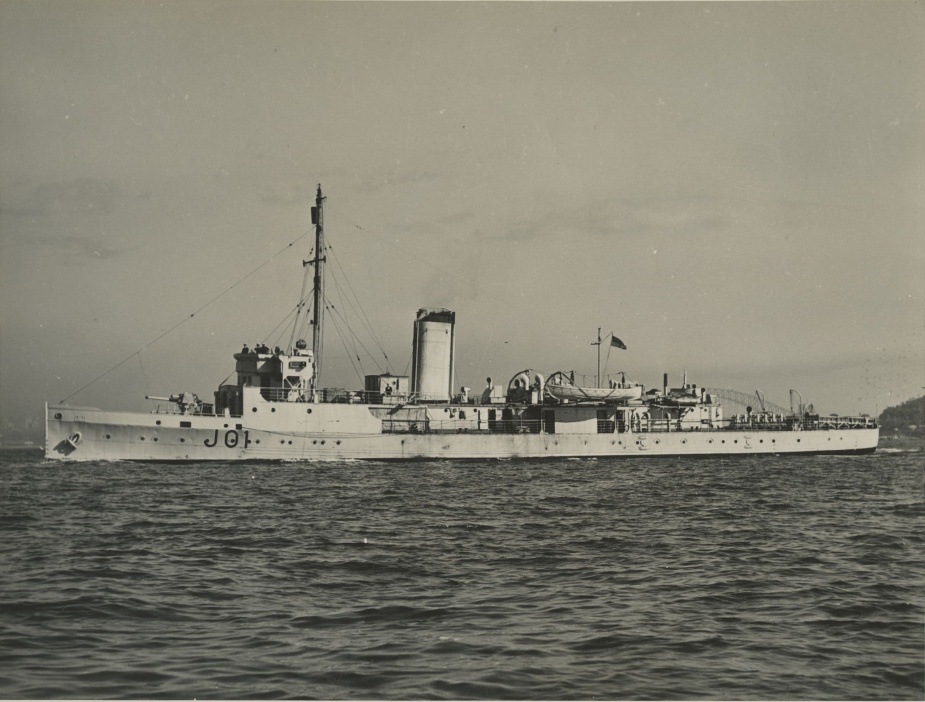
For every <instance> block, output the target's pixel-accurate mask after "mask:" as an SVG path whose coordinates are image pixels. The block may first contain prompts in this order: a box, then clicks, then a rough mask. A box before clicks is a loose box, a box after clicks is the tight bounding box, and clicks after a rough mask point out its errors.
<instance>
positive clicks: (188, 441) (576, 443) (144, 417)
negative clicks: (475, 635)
mask: <svg viewBox="0 0 925 702" xmlns="http://www.w3.org/2000/svg"><path fill="white" fill-rule="evenodd" d="M314 407H315V408H316V414H320V415H321V416H316V417H312V418H308V419H302V420H300V421H299V420H296V418H295V417H294V416H293V417H288V418H287V417H284V416H282V417H275V416H273V417H270V416H266V414H267V413H266V412H264V413H263V414H262V415H257V416H255V417H254V418H253V419H251V418H243V417H213V416H185V415H175V414H148V413H140V412H109V411H102V410H96V409H80V408H70V407H49V408H48V410H47V413H46V444H45V455H46V458H48V459H52V460H66V461H101V460H102V461H107V460H110V461H117V460H128V461H165V462H167V461H169V462H175V461H196V462H200V461H224V462H228V461H246V460H260V461H337V460H442V459H451V460H462V459H483V460H484V459H512V458H530V459H538V458H603V457H615V458H643V457H655V456H748V455H762V454H766V455H780V454H793V455H799V454H861V453H871V452H873V451H875V450H876V448H877V443H878V439H879V430H878V429H877V428H876V427H871V428H844V429H833V430H830V431H826V430H813V431H798V430H760V429H755V430H749V429H704V430H692V431H668V432H661V431H660V432H616V431H614V432H610V433H571V434H556V433H545V432H539V433H488V432H457V433H450V432H435V433H382V432H381V430H378V431H377V430H376V427H378V426H381V422H378V421H377V420H375V419H373V418H372V416H371V415H370V413H369V411H368V408H366V407H364V406H346V405H343V406H337V405H331V406H325V405H315V406H314ZM300 409H301V408H300ZM325 410H327V411H325ZM302 411H303V412H304V411H305V410H302ZM248 419H250V421H248ZM367 420H372V421H367Z"/></svg>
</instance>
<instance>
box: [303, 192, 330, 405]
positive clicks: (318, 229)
mask: <svg viewBox="0 0 925 702" xmlns="http://www.w3.org/2000/svg"><path fill="white" fill-rule="evenodd" d="M324 200H325V197H324V195H322V194H321V184H320V183H319V184H318V193H317V194H316V196H315V206H314V207H312V224H314V225H315V258H313V259H312V260H310V261H306V262H305V263H306V265H313V266H315V279H314V283H313V285H312V300H313V304H312V360H313V362H314V365H315V372H314V375H313V378H312V386H313V388H314V389H315V391H317V389H318V386H319V385H320V380H321V352H322V346H323V344H324V270H323V265H322V264H323V263H324V262H325V261H326V260H327V258H326V257H325V255H324V253H325V250H324ZM312 394H314V393H312Z"/></svg>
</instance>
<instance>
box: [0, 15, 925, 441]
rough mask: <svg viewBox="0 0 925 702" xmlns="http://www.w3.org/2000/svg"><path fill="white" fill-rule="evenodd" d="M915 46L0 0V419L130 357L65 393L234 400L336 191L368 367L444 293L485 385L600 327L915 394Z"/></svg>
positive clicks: (823, 26)
mask: <svg viewBox="0 0 925 702" xmlns="http://www.w3.org/2000/svg"><path fill="white" fill-rule="evenodd" d="M923 40H925V15H923V11H922V8H921V6H920V5H918V4H916V3H914V2H888V3H881V2H852V3H842V2H831V3H830V2H811V3H789V2H788V3H771V2H769V3H764V2H762V3H740V2H722V3H698V2H683V3H668V2H666V3H609V2H600V3H532V2H524V3H487V4H483V3H468V2H466V3H454V2H446V3H444V2H440V3H431V2H420V3H397V2H396V3H368V2H349V3H348V2H274V1H272V0H271V1H270V2H256V1H255V0H243V1H234V0H232V1H230V2H223V3H220V4H213V3H206V2H201V1H197V0H194V1H192V2H179V1H176V0H174V1H169V0H168V1H167V2H158V3H154V2H117V1H115V0H92V1H87V0H76V1H75V2H48V1H45V0H7V2H4V3H0V90H2V98H0V259H2V260H0V286H2V287H0V291H2V295H0V427H2V426H5V425H6V423H7V422H9V421H12V420H13V419H17V420H18V419H19V418H22V417H32V416H36V417H38V416H40V415H41V412H42V403H43V402H45V401H49V402H57V401H59V400H61V399H62V398H64V397H67V396H69V395H70V394H72V393H74V391H75V390H77V389H78V388H80V387H81V386H83V385H84V384H86V383H88V382H89V381H90V380H92V379H93V378H95V377H96V376H98V375H100V374H101V373H103V372H104V371H106V370H107V369H109V368H112V367H113V366H115V365H116V364H118V363H119V362H120V361H123V360H124V359H129V360H128V361H127V362H126V363H124V364H123V365H122V366H121V367H120V368H118V369H117V370H116V371H115V372H113V373H110V374H109V375H107V376H106V377H104V378H103V379H101V380H100V381H99V382H97V383H95V384H93V385H91V386H90V387H88V388H87V389H86V390H84V391H82V392H81V393H79V394H77V395H76V396H74V397H73V398H72V400H71V402H72V403H73V404H76V405H91V406H102V407H111V408H119V409H145V408H151V407H152V405H151V403H150V402H146V401H145V400H144V395H145V394H155V395H164V394H169V393H176V392H180V391H192V392H196V393H198V394H199V395H200V397H202V398H203V399H205V400H206V401H209V400H210V398H211V393H212V391H213V390H214V389H215V388H216V387H217V385H218V384H219V382H220V381H222V380H223V379H224V378H225V377H226V376H227V375H228V374H230V373H231V372H232V371H233V369H234V362H233V359H232V358H231V354H233V353H234V352H236V351H238V350H239V349H240V347H241V345H242V343H248V344H254V343H256V342H259V341H266V342H267V343H272V341H273V339H272V338H269V335H270V333H271V331H272V330H273V329H274V327H276V325H277V323H278V322H280V321H281V320H282V319H284V318H285V317H286V315H287V314H288V313H289V312H290V311H291V310H292V308H293V307H294V306H295V304H296V302H297V301H298V295H299V291H300V289H301V285H302V259H303V258H307V257H308V253H309V248H310V245H311V237H310V236H302V235H304V234H306V233H308V232H309V231H310V229H311V226H310V213H309V209H310V207H311V205H312V204H313V201H314V195H315V187H316V184H317V183H321V184H322V187H323V188H324V191H325V194H326V195H327V197H328V200H327V209H326V228H325V229H326V233H327V236H328V240H329V243H330V244H331V246H332V247H333V250H334V255H335V257H336V265H335V266H334V268H335V271H334V272H339V271H338V270H337V266H340V267H341V268H342V269H343V271H344V272H346V274H347V277H348V278H349V281H350V286H351V288H352V291H354V292H355V293H356V296H357V298H359V300H361V301H362V304H363V310H364V312H365V314H366V316H367V317H368V319H369V320H370V321H371V323H372V326H373V327H374V329H375V332H376V334H377V337H378V339H379V341H380V342H381V344H382V347H383V348H384V349H385V352H386V353H387V354H388V357H389V359H390V361H391V364H390V365H388V366H387V365H386V363H385V361H384V360H383V359H382V357H381V355H379V357H378V358H377V359H376V360H375V361H367V360H366V359H364V360H363V367H362V368H361V369H360V370H361V373H362V372H367V373H376V372H380V370H390V371H392V372H394V373H397V374H402V373H404V372H407V362H408V359H409V358H410V353H411V333H412V322H413V319H414V314H415V311H416V310H417V309H418V308H419V307H428V306H430V307H447V308H449V309H453V310H455V311H456V313H457V352H456V356H457V359H458V362H457V367H456V370H457V385H460V386H461V385H465V386H468V387H471V388H473V389H474V390H480V389H481V388H482V387H483V386H484V382H485V378H486V377H487V376H491V377H492V378H493V379H494V381H495V383H498V384H503V383H507V381H508V379H509V378H510V377H512V376H513V375H514V374H515V373H516V372H517V371H519V370H521V369H523V368H528V367H529V368H535V369H537V370H539V371H542V372H544V373H549V372H552V371H555V370H560V369H561V370H570V369H575V370H576V371H578V372H582V373H588V374H593V373H594V370H595V363H596V356H595V350H594V347H593V346H591V345H590V342H592V341H593V340H594V337H595V335H596V333H597V328H598V327H602V328H603V329H602V333H605V334H606V333H607V332H610V331H613V332H614V333H615V334H616V335H617V336H619V337H620V338H621V339H622V340H623V341H624V342H625V343H626V345H627V346H628V349H627V350H626V351H618V350H616V349H614V350H613V352H612V353H610V356H609V364H608V368H607V370H608V372H610V373H613V372H616V371H621V370H625V371H626V372H627V375H628V377H629V378H632V379H634V380H637V381H639V382H643V383H645V384H646V385H647V386H649V387H653V386H656V387H657V386H660V385H661V377H662V373H663V372H669V374H670V376H671V378H670V379H671V381H672V383H673V384H678V383H680V379H681V375H682V373H683V372H684V371H685V370H686V371H687V373H688V376H689V379H690V380H691V382H695V383H697V384H699V385H703V386H708V387H710V386H713V387H730V388H735V389H737V390H740V391H743V392H754V391H755V390H756V389H760V390H762V391H763V392H764V393H765V394H766V396H767V398H768V399H769V400H771V401H773V402H776V403H778V404H782V405H785V406H786V405H787V401H788V398H787V393H788V390H789V389H790V388H794V389H797V390H799V392H800V393H801V395H802V397H803V398H804V400H805V401H806V402H812V403H814V405H815V407H816V408H817V409H818V410H819V411H822V412H824V413H828V412H840V413H860V412H867V413H870V414H874V413H875V412H877V411H882V410H883V409H884V408H886V407H888V406H891V405H896V404H899V403H901V402H903V401H905V400H907V399H909V398H911V397H917V396H920V395H922V394H923V386H925V303H923V300H925V276H923V273H922V271H923V270H925V237H923V231H925V226H923V225H925V158H923V157H925V119H923V112H925V89H923V77H925V70H923V69H925V41H923ZM300 236H302V238H301V239H299V237H300ZM296 239H299V241H298V243H297V244H296V245H295V246H293V247H292V248H291V249H287V250H285V251H284V252H283V253H281V254H280V255H278V256H276V257H274V259H273V261H272V262H270V263H268V264H267V265H266V266H264V267H263V268H262V269H261V270H260V271H259V272H258V273H257V274H255V275H253V276H251V277H248V278H247V279H246V280H245V281H244V282H242V283H240V284H239V285H237V286H236V287H235V288H234V289H233V290H232V291H231V292H230V293H229V294H227V295H225V296H223V297H222V298H221V299H220V300H218V301H216V302H214V303H213V304H210V305H209V306H208V307H206V308H205V309H204V310H203V311H202V312H201V313H197V314H196V316H195V317H194V318H193V319H191V320H190V321H189V322H187V323H185V324H182V325H181V326H179V327H178V328H177V329H176V330H175V331H174V332H172V333H171V334H169V335H167V336H165V337H164V338H162V339H160V340H158V341H157V342H156V343H154V344H151V345H150V346H147V347H146V345H147V344H149V343H150V342H151V341H152V340H154V339H155V338H157V337H159V336H160V335H161V334H163V332H164V331H166V330H167V329H169V328H171V327H173V326H174V325H176V324H177V323H178V322H180V321H182V320H184V319H185V318H188V317H189V315H190V314H191V313H193V312H195V311H196V310H198V309H200V308H201V307H202V306H203V305H205V304H206V303H208V302H209V301H210V300H212V299H213V298H215V296H216V295H218V294H219V293H220V292H222V291H223V290H225V289H227V288H229V286H231V285H232V284H234V283H235V282H236V281H239V280H240V279H241V278H242V277H244V276H245V275H247V274H248V273H249V272H250V271H252V270H253V269H254V268H255V267H256V266H257V265H259V264H261V263H263V262H264V261H266V260H267V259H269V258H270V257H271V256H273V255H274V254H275V253H276V252H279V251H281V250H282V249H283V248H284V247H286V245H287V244H289V243H290V242H293V241H295V240H296ZM338 279H339V280H341V281H343V280H344V278H343V276H338ZM343 292H344V294H345V295H346V294H347V293H348V291H347V289H346V288H344V291H343ZM329 293H330V294H331V295H332V296H333V295H334V294H335V292H334V291H333V290H329ZM333 299H337V300H338V302H337V303H336V304H337V306H338V309H339V310H340V307H339V306H340V304H342V303H341V302H340V298H334V297H332V300H333ZM344 311H345V312H346V310H344ZM339 321H340V320H337V322H339ZM337 322H332V323H329V324H328V326H327V343H326V352H327V353H326V360H325V372H324V384H325V385H331V386H339V387H348V388H359V387H361V386H362V380H361V379H359V378H358V377H357V374H356V373H355V372H354V367H353V365H352V363H356V359H353V361H352V362H351V359H349V358H348V357H347V353H346V352H345V350H344V346H343V345H342V343H341V341H340V338H339V336H338V334H337V329H336V327H337V326H338V324H337ZM353 324H354V327H355V328H356V329H357V330H359V329H361V328H362V327H363V322H361V321H360V320H358V319H356V318H354V319H353ZM284 340H288V335H287V336H286V337H285V339H284ZM364 342H365V343H366V344H367V347H368V348H369V349H370V350H376V351H378V347H377V346H376V345H375V343H371V342H370V341H368V336H364ZM140 349H144V350H143V351H140V353H137V354H136V352H138V351H139V350H140ZM605 353H606V351H605Z"/></svg>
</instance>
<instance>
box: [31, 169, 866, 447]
mask: <svg viewBox="0 0 925 702" xmlns="http://www.w3.org/2000/svg"><path fill="white" fill-rule="evenodd" d="M324 203H325V196H324V195H323V194H322V191H321V186H320V185H319V186H318V189H317V193H316V199H315V206H314V207H312V208H311V213H312V225H313V227H314V246H313V249H312V252H313V253H312V257H310V258H309V260H305V261H303V267H304V268H305V281H306V282H305V283H304V284H303V293H302V295H301V297H300V301H299V305H298V306H297V309H298V310H299V312H300V313H301V312H303V311H304V314H305V317H306V319H307V318H308V317H309V310H310V312H311V314H310V319H308V321H309V324H308V326H307V327H305V329H309V328H310V329H311V342H310V345H309V342H308V341H306V340H305V339H304V338H298V339H295V338H294V337H295V330H296V328H297V327H296V324H295V323H294V324H293V339H291V343H290V344H289V345H288V346H287V347H285V348H280V347H279V346H276V347H274V348H272V349H271V348H270V347H268V346H266V345H264V344H258V345H257V346H256V347H255V348H248V347H247V346H245V347H244V348H242V349H241V351H240V352H238V353H235V354H234V361H235V367H234V372H233V374H232V376H233V382H230V383H223V384H221V385H220V386H219V387H218V389H217V390H215V392H214V394H213V396H212V398H211V401H208V402H207V401H203V400H202V399H200V398H199V396H198V395H196V394H194V393H191V392H180V393H177V394H174V395H168V396H161V397H152V396H148V399H151V400H154V401H157V402H161V403H164V404H160V405H158V406H157V407H156V409H154V410H153V411H150V412H138V411H119V410H108V409H97V408H90V407H77V406H71V405H67V404H63V403H58V404H52V405H49V404H48V403H46V405H45V456H46V459H48V460H64V461H100V460H103V461H146V462H147V461H170V462H182V461H196V462H199V461H246V460H259V461H267V460H271V461H305V462H312V461H339V460H350V459H368V460H412V459H424V460H442V459H511V458H531V459H534V458H580V457H588V458H591V457H598V458H600V457H614V458H637V457H652V456H752V455H759V454H779V455H783V454H860V453H871V452H873V451H875V450H876V448H877V443H878V438H879V427H878V425H877V422H876V420H875V419H873V418H871V417H869V416H864V415H862V416H840V415H825V416H821V415H819V414H817V413H815V412H814V411H813V409H812V406H811V405H804V404H803V403H802V398H800V402H799V403H798V404H797V405H796V407H794V405H793V392H794V391H791V407H790V410H789V411H786V410H784V409H783V408H780V407H777V406H774V405H769V404H767V403H765V402H764V399H763V396H762V395H761V393H760V392H759V393H757V401H756V402H755V404H756V405H757V407H756V408H755V409H753V408H752V407H751V406H749V407H746V408H745V411H744V412H737V413H735V414H730V415H728V416H727V415H725V414H724V412H723V404H722V403H723V398H722V397H721V395H722V392H721V391H719V390H716V389H709V388H704V387H698V386H697V385H696V384H693V383H688V382H687V374H686V372H685V375H684V380H683V382H682V383H681V385H680V387H669V383H668V375H667V374H665V375H664V376H663V383H662V386H661V387H660V388H652V389H649V390H646V388H645V387H644V386H643V385H641V384H639V383H635V382H632V381H627V379H626V376H625V374H623V375H620V376H619V378H617V379H611V380H609V381H608V382H606V383H605V382H603V381H602V380H601V376H600V349H601V346H602V345H604V344H605V343H606V344H609V347H616V348H621V349H623V348H626V347H625V345H624V344H623V342H622V341H621V340H620V339H618V338H617V337H614V336H613V335H608V336H607V337H605V339H606V341H605V339H602V338H601V335H600V329H598V335H597V342H592V343H596V345H597V347H598V374H597V376H595V382H594V383H593V384H589V383H583V382H582V381H580V380H576V377H575V374H574V372H564V371H556V372H554V373H551V374H549V375H548V377H547V376H546V375H544V374H543V373H540V372H536V371H534V370H532V369H525V370H521V371H518V372H517V373H514V374H513V376H512V377H511V378H510V379H509V380H508V382H507V383H506V384H505V383H501V384H495V383H493V382H492V379H491V378H488V379H487V382H486V386H485V388H484V389H483V390H481V392H474V393H473V392H472V391H471V389H470V388H467V387H460V388H459V389H458V390H456V388H455V385H454V383H455V362H456V359H455V348H456V314H455V313H454V312H453V311H451V310H448V309H435V308H422V309H419V310H418V311H417V314H416V316H415V318H414V321H413V329H412V359H411V374H410V375H393V374H391V373H380V374H376V375H366V376H365V378H364V387H363V388H362V389H357V390H346V389H342V388H325V387H322V385H321V382H320V379H321V367H322V350H323V333H324V314H325V305H324V302H323V301H324V281H325V263H326V261H327V256H326V252H327V249H326V243H325V234H324ZM309 274H311V275H310V276H309ZM309 277H311V288H310V290H309V286H308V279H309ZM305 336H308V334H307V333H306V334H305ZM609 347H608V348H609ZM232 376H229V380H231V379H232ZM602 385H603V386H604V387H600V386H602Z"/></svg>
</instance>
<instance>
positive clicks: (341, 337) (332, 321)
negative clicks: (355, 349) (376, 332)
mask: <svg viewBox="0 0 925 702" xmlns="http://www.w3.org/2000/svg"><path fill="white" fill-rule="evenodd" d="M325 307H327V306H325ZM331 323H332V324H333V325H334V329H335V330H336V331H337V336H338V338H339V339H340V343H341V345H342V346H343V347H344V351H345V352H346V353H347V358H348V359H349V360H350V365H351V366H353V371H354V373H356V374H357V377H359V378H362V377H363V376H362V375H360V371H359V370H357V366H356V363H354V362H353V355H352V354H351V353H350V349H348V348H347V344H346V342H345V341H344V335H343V334H342V333H341V331H340V327H338V326H337V319H336V318H335V317H333V316H332V317H331ZM357 360H359V356H357ZM360 367H361V368H362V364H361V366H360Z"/></svg>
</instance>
